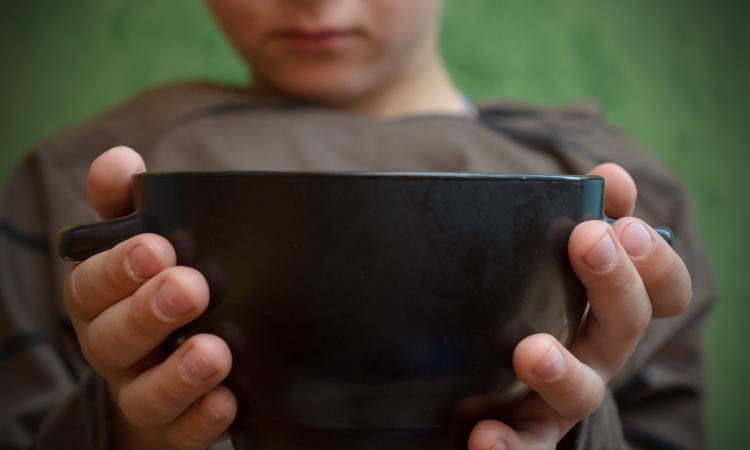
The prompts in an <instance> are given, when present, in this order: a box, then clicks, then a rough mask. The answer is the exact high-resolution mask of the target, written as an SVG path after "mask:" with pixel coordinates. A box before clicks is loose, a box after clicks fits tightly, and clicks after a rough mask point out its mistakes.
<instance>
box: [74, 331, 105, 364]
mask: <svg viewBox="0 0 750 450" xmlns="http://www.w3.org/2000/svg"><path fill="white" fill-rule="evenodd" d="M80 344H81V353H83V357H84V358H85V359H86V361H88V363H89V364H91V366H92V367H93V368H94V369H95V370H96V371H97V372H99V373H100V374H101V373H102V372H104V371H105V369H106V368H107V367H108V365H109V364H108V362H107V361H108V359H109V357H110V354H111V352H109V351H108V349H107V348H105V347H106V346H105V345H104V341H103V340H102V339H97V337H96V335H95V334H93V333H92V331H91V328H89V329H88V330H87V331H86V332H85V333H83V337H82V338H81V340H80Z"/></svg>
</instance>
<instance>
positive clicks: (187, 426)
mask: <svg viewBox="0 0 750 450" xmlns="http://www.w3.org/2000/svg"><path fill="white" fill-rule="evenodd" d="M236 414H237V399H236V398H235V397H234V394H232V391H230V390H229V388H227V387H226V386H221V385H219V386H217V387H215V388H214V389H213V390H211V391H209V392H208V393H206V395H204V396H203V398H201V399H200V400H198V401H197V402H195V403H194V404H193V405H192V406H190V407H189V408H188V409H187V410H186V411H185V412H184V413H182V415H180V416H179V417H178V418H177V419H175V420H174V421H173V422H172V423H170V424H169V425H167V427H166V429H165V433H166V437H167V440H169V442H170V443H171V444H172V445H173V446H174V447H175V448H178V449H204V448H207V447H209V446H211V445H212V444H214V443H216V442H217V441H219V440H220V439H221V438H222V437H223V436H222V435H223V433H224V432H225V431H226V430H227V428H229V425H231V423H232V421H233V420H234V417H235V415H236Z"/></svg>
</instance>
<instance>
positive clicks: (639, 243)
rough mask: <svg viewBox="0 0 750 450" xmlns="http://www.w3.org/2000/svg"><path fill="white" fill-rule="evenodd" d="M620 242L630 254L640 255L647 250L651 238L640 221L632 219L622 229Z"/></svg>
mask: <svg viewBox="0 0 750 450" xmlns="http://www.w3.org/2000/svg"><path fill="white" fill-rule="evenodd" d="M620 242H621V243H622V246H623V248H624V249H625V251H626V252H628V254H629V255H630V256H641V255H645V254H646V252H648V249H649V248H650V247H651V242H652V238H651V234H650V233H649V232H648V230H646V227H644V226H643V224H642V223H640V222H638V221H634V222H632V223H631V224H630V225H628V226H627V227H625V229H624V230H623V231H622V235H621V236H620Z"/></svg>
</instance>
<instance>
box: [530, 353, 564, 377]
mask: <svg viewBox="0 0 750 450" xmlns="http://www.w3.org/2000/svg"><path fill="white" fill-rule="evenodd" d="M532 370H533V371H534V373H535V374H536V375H537V376H538V377H539V378H541V379H543V380H547V381H553V380H556V379H557V378H560V376H561V375H562V372H563V356H562V353H560V350H558V349H557V347H553V348H552V350H550V352H549V353H547V356H545V357H544V359H542V360H541V361H540V362H539V363H538V364H537V365H536V366H535V367H534V368H533V369H532Z"/></svg>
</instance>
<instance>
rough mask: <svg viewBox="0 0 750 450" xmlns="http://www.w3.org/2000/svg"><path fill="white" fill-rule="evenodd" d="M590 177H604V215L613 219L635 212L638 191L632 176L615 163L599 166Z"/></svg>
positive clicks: (592, 171) (590, 173)
mask: <svg viewBox="0 0 750 450" xmlns="http://www.w3.org/2000/svg"><path fill="white" fill-rule="evenodd" d="M589 175H598V176H600V177H604V185H605V189H604V213H605V214H606V215H607V216H608V217H611V218H613V219H619V218H621V217H625V216H630V215H632V214H633V210H635V199H636V197H637V196H638V190H637V189H636V187H635V182H634V181H633V178H632V177H631V176H630V174H629V173H628V172H627V171H626V170H625V169H623V168H622V167H621V166H619V165H617V164H614V163H604V164H599V165H598V166H596V167H594V168H593V169H592V170H591V171H590V172H589Z"/></svg>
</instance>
